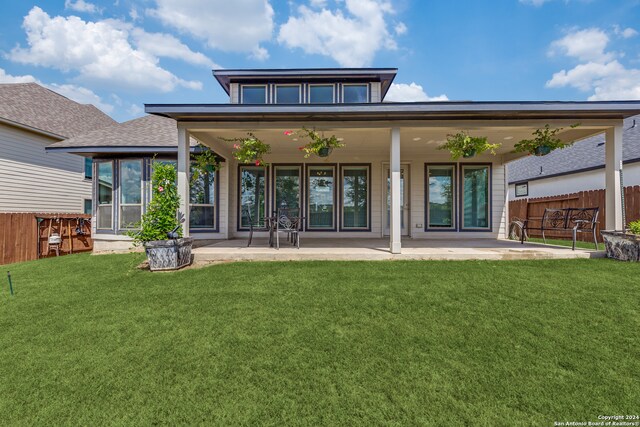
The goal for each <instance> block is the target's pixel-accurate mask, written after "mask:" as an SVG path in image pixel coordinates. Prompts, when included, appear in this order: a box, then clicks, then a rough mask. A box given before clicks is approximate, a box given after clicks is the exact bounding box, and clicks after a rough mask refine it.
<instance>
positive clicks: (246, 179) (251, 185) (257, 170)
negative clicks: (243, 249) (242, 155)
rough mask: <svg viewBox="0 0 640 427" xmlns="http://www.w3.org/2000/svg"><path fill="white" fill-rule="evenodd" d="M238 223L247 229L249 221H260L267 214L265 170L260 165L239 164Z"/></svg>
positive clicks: (240, 226)
mask: <svg viewBox="0 0 640 427" xmlns="http://www.w3.org/2000/svg"><path fill="white" fill-rule="evenodd" d="M239 179H240V183H239V186H238V189H239V191H240V206H239V208H240V224H238V225H239V227H238V228H239V229H248V228H249V222H250V221H253V222H257V221H262V220H263V219H264V218H265V217H266V216H267V170H266V168H263V167H262V166H240V174H239Z"/></svg>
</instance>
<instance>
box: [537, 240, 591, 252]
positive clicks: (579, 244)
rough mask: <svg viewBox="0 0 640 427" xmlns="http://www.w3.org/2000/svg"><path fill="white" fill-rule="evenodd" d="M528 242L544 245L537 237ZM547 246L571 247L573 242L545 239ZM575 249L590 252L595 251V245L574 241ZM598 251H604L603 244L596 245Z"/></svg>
mask: <svg viewBox="0 0 640 427" xmlns="http://www.w3.org/2000/svg"><path fill="white" fill-rule="evenodd" d="M527 241H529V242H533V243H544V241H543V240H542V237H540V238H538V237H529V239H528V240H527ZM547 245H558V246H569V247H571V245H573V241H572V240H566V239H549V238H548V239H547ZM576 248H580V249H591V250H595V249H596V245H594V244H593V242H582V241H580V240H576ZM598 250H601V251H604V243H598Z"/></svg>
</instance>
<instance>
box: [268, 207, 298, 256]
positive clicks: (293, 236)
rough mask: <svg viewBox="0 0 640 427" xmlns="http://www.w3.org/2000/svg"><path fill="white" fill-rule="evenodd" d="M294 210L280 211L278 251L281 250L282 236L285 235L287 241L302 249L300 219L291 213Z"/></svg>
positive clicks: (277, 223) (277, 219)
mask: <svg viewBox="0 0 640 427" xmlns="http://www.w3.org/2000/svg"><path fill="white" fill-rule="evenodd" d="M292 211H295V209H294V210H289V209H279V210H278V215H277V217H276V224H275V230H274V232H275V233H276V249H280V234H281V233H285V234H286V235H287V241H288V242H289V243H291V244H292V245H295V246H296V247H297V248H298V249H300V234H299V229H300V219H301V218H300V217H299V216H292V215H291V212H292Z"/></svg>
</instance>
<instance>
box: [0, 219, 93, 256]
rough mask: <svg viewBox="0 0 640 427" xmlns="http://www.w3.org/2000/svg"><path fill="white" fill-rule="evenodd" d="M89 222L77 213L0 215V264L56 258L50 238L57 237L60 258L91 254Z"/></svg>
mask: <svg viewBox="0 0 640 427" xmlns="http://www.w3.org/2000/svg"><path fill="white" fill-rule="evenodd" d="M90 221H91V215H87V214H77V213H64V214H62V213H61V214H55V213H33V212H19V213H0V264H10V263H13V262H22V261H30V260H34V259H38V258H45V257H48V256H56V251H55V250H54V248H55V247H53V246H50V245H49V237H50V235H52V234H57V235H59V236H61V240H62V241H61V243H60V246H59V248H58V249H59V254H60V255H66V254H69V253H76V252H86V251H91V250H92V249H93V241H92V240H91V222H90Z"/></svg>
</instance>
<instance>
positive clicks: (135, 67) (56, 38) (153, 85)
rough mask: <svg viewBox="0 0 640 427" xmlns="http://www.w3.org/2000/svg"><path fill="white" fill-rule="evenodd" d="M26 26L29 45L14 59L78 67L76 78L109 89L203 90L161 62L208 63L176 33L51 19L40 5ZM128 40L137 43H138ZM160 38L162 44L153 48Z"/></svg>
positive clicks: (115, 22) (105, 22) (106, 22)
mask: <svg viewBox="0 0 640 427" xmlns="http://www.w3.org/2000/svg"><path fill="white" fill-rule="evenodd" d="M22 26H23V28H24V29H25V31H26V33H27V44H28V47H26V48H25V47H20V46H18V47H16V48H14V49H13V50H12V51H11V53H10V54H9V55H8V58H9V59H11V60H13V61H16V62H20V63H24V64H33V65H39V66H44V67H51V68H56V69H59V70H62V71H63V72H67V73H68V72H71V71H76V72H78V76H77V77H76V78H75V80H77V81H81V82H89V83H93V84H102V85H108V86H109V87H119V88H126V89H131V90H156V91H162V92H169V91H172V90H173V89H175V88H176V87H177V86H183V87H187V88H190V89H201V88H202V83H201V82H198V81H185V80H183V79H180V78H178V77H177V76H176V75H174V74H173V73H171V72H169V71H168V70H166V69H164V68H162V67H161V66H160V65H159V59H158V57H160V56H165V57H171V58H176V57H179V59H186V60H187V61H189V62H192V63H196V64H203V63H205V62H207V61H205V57H204V55H202V54H199V53H196V52H192V51H191V50H190V49H189V48H188V47H187V46H185V45H183V44H182V43H180V42H179V41H178V40H177V39H175V38H174V37H173V36H170V35H158V34H149V33H145V32H144V31H143V30H140V29H136V28H134V27H133V26H132V25H131V24H127V23H124V22H122V21H118V20H103V21H97V22H91V21H87V22H85V21H83V20H82V19H80V18H78V17H77V16H69V17H62V16H56V17H53V18H52V17H50V16H49V15H48V14H47V13H46V12H44V11H43V10H42V9H40V8H39V7H37V6H36V7H33V8H32V9H31V11H29V14H28V15H27V16H25V18H24V22H23V25H22ZM130 39H132V41H133V43H134V44H135V43H139V46H136V47H134V46H133V45H132V44H131V42H130ZM156 39H159V40H157V41H160V42H162V45H160V46H154V45H153V41H154V40H156ZM208 62H209V63H211V62H210V61H208Z"/></svg>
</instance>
